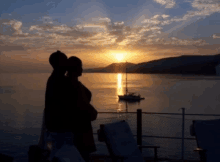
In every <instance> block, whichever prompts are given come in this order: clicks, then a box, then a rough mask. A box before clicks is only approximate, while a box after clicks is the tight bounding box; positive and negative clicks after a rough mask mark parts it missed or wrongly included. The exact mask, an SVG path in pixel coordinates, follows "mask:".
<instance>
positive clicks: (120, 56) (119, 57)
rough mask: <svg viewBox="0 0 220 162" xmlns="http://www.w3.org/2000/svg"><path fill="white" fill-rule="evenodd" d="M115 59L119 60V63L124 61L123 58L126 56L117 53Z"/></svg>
mask: <svg viewBox="0 0 220 162" xmlns="http://www.w3.org/2000/svg"><path fill="white" fill-rule="evenodd" d="M115 57H116V59H117V60H118V61H122V60H123V58H124V55H123V54H122V53H117V54H116V55H115Z"/></svg>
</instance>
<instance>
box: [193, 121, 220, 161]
mask: <svg viewBox="0 0 220 162" xmlns="http://www.w3.org/2000/svg"><path fill="white" fill-rule="evenodd" d="M190 133H191V135H193V136H195V137H196V142H197V146H198V148H197V149H196V150H194V151H199V154H200V158H201V161H204V162H216V161H220V158H219V152H220V138H219V137H220V119H217V120H194V121H193V125H191V132H190Z"/></svg>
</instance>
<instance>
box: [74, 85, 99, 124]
mask: <svg viewBox="0 0 220 162" xmlns="http://www.w3.org/2000/svg"><path fill="white" fill-rule="evenodd" d="M84 87H85V86H83V84H80V85H79V96H80V97H79V99H78V107H79V108H80V111H81V112H82V113H83V114H84V115H85V116H86V118H88V119H89V120H90V121H94V120H96V118H97V115H98V112H97V110H96V109H95V108H94V107H93V106H92V105H91V104H90V103H89V99H88V97H87V96H86V90H85V88H84ZM88 91H89V90H88ZM90 93H91V92H90Z"/></svg>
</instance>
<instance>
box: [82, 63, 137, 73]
mask: <svg viewBox="0 0 220 162" xmlns="http://www.w3.org/2000/svg"><path fill="white" fill-rule="evenodd" d="M133 66H135V64H133V63H129V62H127V68H130V67H133ZM125 71H126V63H125V62H123V63H113V64H111V65H109V66H107V67H103V68H94V69H85V70H83V72H85V73H95V72H98V73H120V72H125Z"/></svg>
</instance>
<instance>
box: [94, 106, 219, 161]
mask: <svg viewBox="0 0 220 162" xmlns="http://www.w3.org/2000/svg"><path fill="white" fill-rule="evenodd" d="M181 109H182V113H158V112H142V109H137V112H98V113H100V114H102V113H103V114H104V113H107V114H108V113H111V114H124V113H125V114H128V113H132V114H134V113H135V114H137V135H134V136H136V137H137V145H140V146H141V145H142V137H152V138H167V139H182V158H181V159H182V160H184V140H196V138H185V137H184V136H185V128H184V127H185V116H186V115H187V116H220V114H185V108H181ZM142 114H154V115H155V114H158V115H182V137H167V136H146V135H142ZM93 134H97V133H93Z"/></svg>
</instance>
